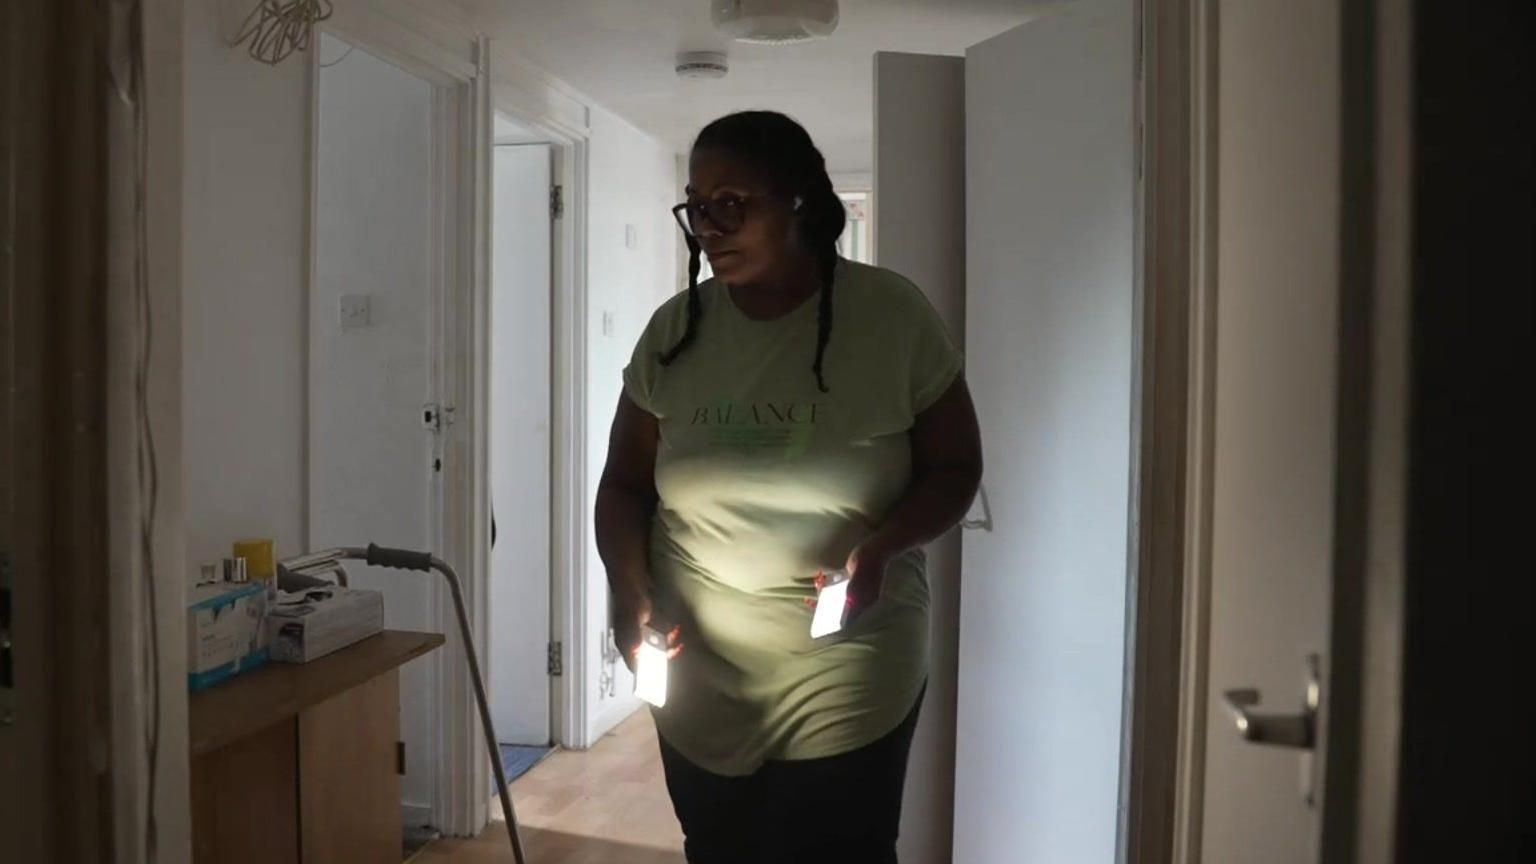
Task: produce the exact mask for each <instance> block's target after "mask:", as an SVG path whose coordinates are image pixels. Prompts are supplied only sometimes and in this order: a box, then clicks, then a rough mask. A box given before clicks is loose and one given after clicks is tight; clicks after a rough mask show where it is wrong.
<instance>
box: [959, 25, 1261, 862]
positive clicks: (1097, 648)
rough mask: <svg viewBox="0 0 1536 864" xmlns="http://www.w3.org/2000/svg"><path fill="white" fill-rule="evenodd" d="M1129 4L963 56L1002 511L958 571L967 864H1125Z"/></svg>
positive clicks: (969, 312) (991, 453) (970, 331)
mask: <svg viewBox="0 0 1536 864" xmlns="http://www.w3.org/2000/svg"><path fill="white" fill-rule="evenodd" d="M1133 5H1134V4H1133V3H1132V2H1131V0H1106V2H1092V3H1073V4H1068V5H1065V6H1064V7H1061V8H1060V9H1059V10H1055V11H1051V12H1050V13H1048V14H1045V15H1044V16H1042V17H1040V18H1038V19H1036V20H1034V21H1031V22H1029V23H1027V24H1025V25H1023V26H1021V27H1019V28H1017V29H1015V30H1012V31H1010V32H1008V33H1005V34H1003V35H1001V36H999V37H997V38H995V39H993V40H991V41H988V42H985V43H982V44H981V45H978V46H976V47H974V48H972V49H971V50H970V51H969V52H968V53H967V55H966V105H965V129H966V162H967V165H966V248H967V260H966V284H967V292H966V367H967V372H966V374H967V377H968V380H969V382H970V385H971V389H972V391H973V393H974V394H975V399H976V405H977V410H978V413H979V414H980V417H981V430H982V438H983V440H984V442H985V445H986V450H987V473H986V477H985V478H984V480H983V494H982V496H981V499H980V502H979V503H980V506H981V507H982V508H984V509H985V510H987V511H988V512H987V513H985V514H982V518H978V519H976V520H975V522H974V523H973V524H976V525H977V526H978V527H979V528H980V529H981V530H974V531H970V532H968V533H967V534H966V536H965V541H964V552H963V557H962V568H963V571H964V591H963V592H962V596H961V601H960V654H959V658H960V660H959V667H960V680H959V693H958V712H957V730H956V742H957V751H956V766H955V829H954V836H955V843H954V860H955V861H963V862H966V864H1015V862H1020V861H1032V862H1033V861H1038V862H1074V864H1109V862H1111V861H1113V860H1114V857H1115V844H1116V828H1117V823H1118V811H1119V781H1120V765H1121V716H1122V705H1123V701H1124V698H1123V697H1124V693H1125V663H1124V655H1125V634H1126V609H1127V603H1126V600H1127V593H1126V592H1127V580H1126V574H1127V560H1128V548H1127V544H1128V537H1129V534H1130V523H1129V515H1130V501H1131V499H1130V488H1131V463H1130V456H1131V452H1132V443H1133V436H1132V431H1133V430H1132V415H1131V405H1132V375H1133V357H1132V342H1133V306H1134V298H1135V272H1136V268H1135V261H1136V239H1135V238H1136V231H1135V224H1136V223H1135V207H1136V177H1135V157H1136V152H1135V145H1134V142H1135V129H1136V123H1135V117H1134V105H1135V101H1134V94H1135V87H1136V83H1135V80H1134V78H1135V76H1134V72H1133V65H1132V64H1133V58H1134V54H1135V46H1134V41H1133V31H1134V28H1133V16H1134V11H1133ZM988 516H989V517H990V518H986V517H988ZM1232 860H1240V859H1232Z"/></svg>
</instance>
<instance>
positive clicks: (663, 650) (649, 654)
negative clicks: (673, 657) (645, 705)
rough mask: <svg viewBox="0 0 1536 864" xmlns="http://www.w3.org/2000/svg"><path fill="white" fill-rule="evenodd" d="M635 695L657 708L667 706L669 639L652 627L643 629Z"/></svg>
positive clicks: (636, 670) (637, 663)
mask: <svg viewBox="0 0 1536 864" xmlns="http://www.w3.org/2000/svg"><path fill="white" fill-rule="evenodd" d="M635 695H636V696H638V697H640V698H641V699H644V700H645V701H647V702H649V703H651V704H652V705H655V706H656V707H657V708H661V707H664V706H665V705H666V704H667V637H666V636H664V635H662V634H661V633H660V632H658V631H656V630H653V629H651V628H650V627H644V628H641V633H640V653H639V655H638V656H637V657H636V659H635Z"/></svg>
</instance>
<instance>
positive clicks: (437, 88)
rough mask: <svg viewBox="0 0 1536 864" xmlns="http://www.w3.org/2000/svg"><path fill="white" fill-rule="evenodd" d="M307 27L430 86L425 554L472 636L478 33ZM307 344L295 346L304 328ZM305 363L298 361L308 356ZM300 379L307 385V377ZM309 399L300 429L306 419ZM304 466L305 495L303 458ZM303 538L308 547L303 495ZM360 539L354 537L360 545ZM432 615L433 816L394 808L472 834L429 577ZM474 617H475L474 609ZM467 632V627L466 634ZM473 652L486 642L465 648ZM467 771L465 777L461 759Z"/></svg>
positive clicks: (480, 493) (481, 763) (457, 689)
mask: <svg viewBox="0 0 1536 864" xmlns="http://www.w3.org/2000/svg"><path fill="white" fill-rule="evenodd" d="M318 29H320V30H321V31H322V32H325V33H329V34H331V35H334V36H335V37H337V38H339V39H342V40H344V41H346V42H347V43H349V44H351V45H355V46H357V47H359V48H362V49H364V50H366V51H368V53H370V54H373V55H375V56H377V57H379V58H380V59H383V60H386V61H388V62H389V63H392V64H394V65H396V66H398V67H400V68H401V69H404V70H405V71H407V72H410V73H411V74H413V75H417V76H418V77H420V78H422V79H424V80H426V81H427V82H428V83H430V84H431V85H432V87H433V91H432V108H431V110H432V127H433V128H432V164H431V167H430V171H431V176H432V196H433V200H432V203H431V208H432V212H431V214H430V219H431V231H432V249H433V253H432V254H433V260H432V262H431V264H430V272H431V278H432V284H431V286H430V288H429V293H430V296H431V305H432V312H431V320H432V323H431V334H432V335H431V339H432V342H433V344H432V345H431V352H432V360H431V370H430V373H429V374H430V379H429V380H430V381H431V386H432V391H433V394H434V396H435V400H436V401H437V402H438V403H439V404H440V405H441V406H442V410H443V418H444V423H443V427H442V433H441V434H440V435H439V436H438V440H437V441H436V449H437V453H438V456H439V457H440V458H441V459H442V464H443V470H442V471H441V472H438V473H436V474H435V479H436V483H435V488H434V490H433V499H434V500H433V501H432V504H431V513H432V529H431V534H432V536H433V537H434V544H433V545H434V547H435V548H434V550H433V551H435V552H437V554H439V555H440V556H441V557H442V558H443V560H445V561H446V562H448V563H449V564H450V565H451V566H453V567H454V569H455V570H456V571H457V572H458V573H459V575H460V578H461V580H462V583H463V585H462V587H463V592H464V602H465V604H466V605H467V606H468V607H469V609H470V611H471V613H472V617H471V626H472V627H473V630H474V633H475V634H483V633H485V632H486V622H485V621H484V620H483V618H484V612H483V607H484V606H485V604H484V603H482V602H479V598H480V597H482V596H483V591H484V587H485V585H486V584H487V579H486V577H485V575H484V574H485V573H486V572H487V571H488V570H489V567H490V560H489V558H490V556H489V551H490V508H489V504H488V502H489V499H490V485H489V481H488V479H487V473H486V470H487V467H488V464H489V459H488V455H489V439H488V435H487V422H486V420H485V418H484V416H483V412H484V408H485V406H487V405H488V404H489V374H488V371H489V350H488V346H489V340H490V322H489V315H488V314H487V313H488V310H489V290H490V266H489V265H490V245H489V240H490V191H489V182H490V160H491V150H490V140H491V122H490V116H491V115H490V89H491V88H490V65H489V63H490V51H489V43H488V41H487V40H486V39H485V38H484V37H483V36H482V35H480V34H479V33H478V32H477V31H476V30H475V28H474V27H473V26H472V25H471V24H470V23H469V22H468V20H467V19H465V18H463V17H461V16H459V15H457V14H456V13H454V12H452V11H451V10H450V9H448V8H445V7H437V6H434V7H431V9H430V10H429V9H428V8H426V7H423V6H421V5H420V4H414V3H408V2H404V0H366V2H359V3H351V4H345V5H342V4H338V5H337V7H336V10H335V14H334V15H333V16H332V18H331V19H330V20H328V21H326V22H325V23H324V24H323V25H321V26H320V27H319V28H318ZM306 62H307V63H308V66H309V70H308V74H309V88H308V92H309V131H308V136H309V141H308V157H307V158H308V171H309V176H308V184H307V185H308V190H307V196H308V201H307V210H306V218H307V221H308V224H307V226H306V246H307V249H306V256H307V263H306V285H307V286H309V290H311V291H312V290H313V286H314V284H315V280H316V248H315V242H314V229H315V216H316V208H317V205H318V200H317V193H318V184H317V178H316V170H317V164H316V163H317V160H316V159H315V154H316V152H317V149H316V145H317V143H318V135H319V122H318V119H319V71H320V70H319V63H320V57H319V51H317V50H312V51H310V52H309V53H308V56H307V58H306ZM304 344H305V346H306V349H305V350H306V352H307V350H308V348H307V346H308V345H309V336H308V334H306V337H305V341H304ZM305 365H306V367H307V365H308V359H307V356H306V361H305ZM306 386H307V384H306ZM307 401H308V396H306V409H305V410H306V427H307V426H308V416H309V414H308V411H309V408H308V405H307ZM307 458H308V448H306V463H305V465H304V474H305V482H304V488H305V489H306V490H308V489H309V484H310V466H309V464H308V462H307ZM305 509H306V513H305V515H304V520H303V521H304V532H305V537H304V542H305V547H306V548H308V547H309V545H310V538H309V536H308V533H309V523H310V520H309V515H308V512H307V510H308V494H307V492H306V495H305ZM367 539H369V538H359V542H363V541H365V540H367ZM424 578H429V579H431V598H432V599H431V601H430V603H429V610H428V611H429V613H430V617H431V620H432V621H433V622H434V628H435V629H436V630H437V631H438V632H440V633H442V634H444V636H445V637H446V639H447V641H446V643H445V644H444V646H443V647H442V649H440V650H438V651H434V652H432V654H431V655H430V656H428V657H427V658H425V660H423V661H422V662H425V663H427V664H429V665H430V668H431V673H430V675H429V678H430V680H431V682H432V684H431V687H430V689H431V692H430V693H429V694H428V698H429V699H430V700H431V704H433V705H436V706H438V709H437V710H436V711H434V712H432V717H433V722H432V724H431V725H432V730H431V732H430V733H429V734H430V735H431V736H432V738H433V740H434V742H435V744H436V749H437V759H436V764H435V765H434V766H432V769H431V771H432V801H431V803H430V805H429V811H430V812H424V813H421V812H412V813H405V814H403V815H404V816H406V818H408V819H411V820H413V821H426V822H428V823H430V824H431V825H433V826H435V827H437V828H439V829H440V830H442V831H443V832H445V833H448V834H453V835H470V834H473V833H476V832H478V831H479V830H480V827H481V826H482V825H483V824H484V813H485V812H486V808H485V806H484V804H483V803H481V802H482V799H483V798H484V794H483V792H481V791H480V790H483V789H484V788H487V787H488V786H489V784H490V782H491V781H490V776H491V771H490V766H489V765H488V764H487V763H486V759H485V752H486V751H485V746H484V744H483V743H482V740H483V736H482V733H481V731H480V725H479V722H480V721H479V716H478V714H477V713H476V709H475V704H474V691H473V686H472V684H471V682H470V675H469V672H468V668H467V664H466V662H465V650H466V649H465V646H464V645H463V642H462V639H461V638H460V636H459V628H458V620H457V617H456V614H455V611H454V607H453V602H452V599H451V595H450V594H449V591H448V588H447V585H446V584H444V582H443V581H442V580H440V579H437V578H436V577H433V576H428V577H424ZM476 612H479V613H480V616H481V617H480V618H476V617H474V613H476ZM477 638H478V635H477ZM475 647H476V649H477V651H480V652H482V653H483V650H484V646H483V645H480V644H479V642H478V641H477V643H476V646H475ZM460 765H467V766H469V771H467V772H465V771H460V770H458V766H460Z"/></svg>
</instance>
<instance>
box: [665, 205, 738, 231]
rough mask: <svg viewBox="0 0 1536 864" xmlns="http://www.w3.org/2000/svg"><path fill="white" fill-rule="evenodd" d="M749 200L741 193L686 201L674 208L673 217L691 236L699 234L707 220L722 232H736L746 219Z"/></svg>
mask: <svg viewBox="0 0 1536 864" xmlns="http://www.w3.org/2000/svg"><path fill="white" fill-rule="evenodd" d="M747 201H748V199H746V198H742V197H741V196H739V195H722V196H720V197H718V198H709V199H699V200H695V201H686V202H684V203H682V204H679V205H677V206H676V207H673V208H672V218H674V219H676V220H677V224H678V227H680V228H682V229H683V233H684V234H687V235H688V236H689V237H697V236H699V232H700V231H701V230H703V228H704V223H705V222H706V220H707V221H708V223H709V224H710V225H713V226H715V230H716V231H719V232H720V233H721V234H734V233H736V232H737V231H740V230H741V226H742V223H744V222H745V221H746V218H747Z"/></svg>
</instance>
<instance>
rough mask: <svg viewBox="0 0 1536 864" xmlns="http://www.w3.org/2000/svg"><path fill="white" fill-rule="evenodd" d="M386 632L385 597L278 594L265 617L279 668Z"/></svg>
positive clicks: (316, 591) (336, 590)
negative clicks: (282, 664)
mask: <svg viewBox="0 0 1536 864" xmlns="http://www.w3.org/2000/svg"><path fill="white" fill-rule="evenodd" d="M383 629H384V595H383V594H382V593H381V592H378V591H370V590H367V589H363V588H343V587H341V586H339V585H326V586H322V587H318V588H311V589H309V590H307V591H281V592H278V595H277V602H276V603H275V604H273V606H272V608H271V609H270V610H268V612H267V641H268V644H269V645H270V649H271V654H272V659H273V660H276V661H278V662H279V663H308V662H309V661H311V660H314V659H316V658H319V657H324V656H325V655H327V654H329V653H331V652H332V651H338V650H340V649H342V648H345V647H347V646H348V645H351V644H352V643H354V642H360V641H362V640H363V639H367V638H368V637H369V636H372V635H373V634H375V633H378V632H381V631H382V630H383Z"/></svg>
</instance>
